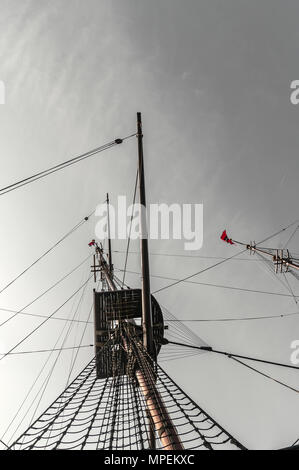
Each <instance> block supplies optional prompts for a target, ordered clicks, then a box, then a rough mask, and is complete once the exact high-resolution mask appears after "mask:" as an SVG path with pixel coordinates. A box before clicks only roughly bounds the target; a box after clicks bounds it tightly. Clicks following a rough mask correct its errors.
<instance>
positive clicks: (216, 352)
mask: <svg viewBox="0 0 299 470" xmlns="http://www.w3.org/2000/svg"><path fill="white" fill-rule="evenodd" d="M169 343H170V344H173V345H178V346H185V347H186V348H192V349H198V350H201V351H207V352H211V353H214V354H221V355H222V356H227V357H229V358H231V357H232V358H237V359H247V360H248V361H254V362H261V363H263V364H269V365H272V366H279V367H284V368H287V369H294V370H298V371H299V367H296V366H291V365H290V364H282V363H280V362H273V361H267V360H264V359H257V358H255V357H249V356H241V355H240V354H234V353H228V352H225V351H217V350H215V349H213V348H211V347H208V348H207V347H205V346H193V345H189V344H183V343H175V342H173V341H170V342H169Z"/></svg>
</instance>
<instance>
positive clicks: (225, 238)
mask: <svg viewBox="0 0 299 470" xmlns="http://www.w3.org/2000/svg"><path fill="white" fill-rule="evenodd" d="M221 240H222V241H224V242H226V243H228V244H229V245H234V242H233V241H232V239H231V238H228V236H227V232H226V230H224V232H223V234H222V235H221Z"/></svg>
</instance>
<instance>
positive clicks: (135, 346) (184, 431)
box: [10, 323, 244, 450]
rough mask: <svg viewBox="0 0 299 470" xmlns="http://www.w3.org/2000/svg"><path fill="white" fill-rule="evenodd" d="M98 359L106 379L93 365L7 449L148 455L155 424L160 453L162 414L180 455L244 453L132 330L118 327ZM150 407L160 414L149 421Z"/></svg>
mask: <svg viewBox="0 0 299 470" xmlns="http://www.w3.org/2000/svg"><path fill="white" fill-rule="evenodd" d="M100 354H101V355H102V357H101V363H103V362H106V367H107V375H108V377H107V378H106V379H99V378H98V374H97V360H98V358H96V359H97V360H96V359H94V360H93V361H92V362H91V363H90V364H89V365H88V366H87V367H86V368H85V369H84V370H83V371H82V372H81V373H80V374H79V375H78V377H77V378H76V379H75V380H74V381H73V382H72V384H71V385H70V386H69V387H68V388H67V389H66V390H65V391H64V392H63V393H62V394H61V395H60V397H59V398H58V399H57V400H56V401H55V402H54V403H53V404H52V405H51V406H50V407H49V408H48V409H47V410H46V411H45V412H44V413H43V414H42V416H40V418H39V419H37V421H36V422H35V423H33V424H32V425H31V426H30V428H29V429H28V430H27V431H26V432H25V433H24V434H23V435H22V436H21V437H19V438H18V439H17V441H16V442H15V443H14V444H12V446H11V447H10V449H12V450H38V449H39V450H56V449H59V450H126V449H127V450H143V449H149V448H150V439H151V437H150V435H149V425H148V423H149V420H154V421H155V426H154V429H155V431H154V433H155V438H156V443H157V449H161V450H163V445H162V444H161V442H162V441H161V440H160V439H159V437H160V436H161V435H162V433H164V434H165V433H166V434H167V432H168V430H167V425H165V421H167V420H165V419H164V418H165V417H164V415H163V413H164V411H165V410H166V409H167V413H168V416H169V418H170V420H171V422H172V423H173V425H174V426H175V427H176V430H177V433H178V435H179V439H180V441H181V444H182V445H183V448H184V449H199V450H200V449H207V450H213V449H221V448H225V449H228V448H231V449H244V447H243V446H242V445H241V444H240V443H239V442H238V441H236V440H235V439H234V438H233V437H232V436H231V435H230V434H229V433H228V432H227V431H225V430H224V429H223V428H222V427H221V426H220V425H219V424H218V423H217V422H216V421H215V420H213V419H212V418H211V417H210V416H209V415H207V414H206V413H205V412H204V411H203V410H202V409H201V408H200V407H199V406H198V405H197V404H196V403H195V402H194V401H193V400H192V398H190V397H189V396H188V395H187V394H186V393H185V392H184V391H183V390H182V389H181V388H180V386H179V385H178V384H176V383H175V382H174V380H172V379H171V378H170V377H169V375H168V374H167V373H166V372H165V371H164V370H163V369H162V368H161V367H160V366H159V365H157V363H156V362H154V361H153V360H152V359H151V358H150V357H149V355H148V354H147V352H146V351H145V350H144V347H143V345H142V341H141V340H140V338H139V333H136V328H135V326H134V325H133V324H129V323H122V324H120V325H119V327H118V329H117V331H116V333H115V335H114V337H113V338H110V340H109V341H108V342H107V343H106V345H105V347H104V348H103V349H102V350H101V352H100ZM124 364H125V365H124ZM153 403H154V404H156V406H157V407H158V411H159V413H158V414H157V416H155V415H154V416H153V413H152V416H151V417H150V416H149V407H150V406H151V404H153Z"/></svg>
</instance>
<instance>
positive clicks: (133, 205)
mask: <svg viewBox="0 0 299 470" xmlns="http://www.w3.org/2000/svg"><path fill="white" fill-rule="evenodd" d="M138 179H139V170H137V174H136V182H135V189H134V196H133V204H132V214H131V220H130V231H129V236H128V244H127V251H126V260H125V267H124V275H123V282H122V287H124V285H125V280H126V271H127V265H128V257H129V250H130V243H131V233H132V223H133V219H134V207H135V202H136V195H137V186H138Z"/></svg>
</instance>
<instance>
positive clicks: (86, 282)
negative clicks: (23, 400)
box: [0, 276, 92, 361]
mask: <svg viewBox="0 0 299 470" xmlns="http://www.w3.org/2000/svg"><path fill="white" fill-rule="evenodd" d="M91 278H92V276H90V277H89V278H88V279H87V281H85V282H84V284H83V285H82V286H80V287H79V289H77V290H76V291H75V292H74V293H73V294H72V295H71V296H70V297H69V298H68V299H67V300H66V301H65V302H64V303H63V304H62V305H60V307H58V308H57V309H56V310H55V311H54V312H53V313H52V314H51V315H50V316H49V317H47V318H46V319H45V320H44V321H43V322H42V323H41V324H40V325H38V326H37V327H36V328H34V330H33V331H31V332H30V333H28V335H26V336H25V338H23V339H22V340H21V341H19V342H18V343H17V344H16V345H15V346H14V347H13V348H11V349H10V350H9V351H8V352H7V353H6V354H5V355H4V356H2V357H1V358H0V361H2V360H3V359H5V358H6V357H7V356H8V355H9V354H10V353H12V352H13V351H14V350H15V349H17V348H18V347H19V346H20V345H21V344H23V343H24V342H25V341H26V340H27V339H28V338H30V337H31V336H32V335H33V334H34V333H35V332H36V331H37V330H39V329H40V328H41V327H42V326H43V325H45V323H47V321H48V320H50V319H51V318H52V317H53V316H54V315H55V314H56V313H57V312H59V310H61V309H62V307H64V306H65V305H66V304H67V303H68V302H69V301H70V300H71V299H72V298H73V297H75V295H76V294H77V293H78V292H80V290H82V289H83V288H84V287H85V286H86V285H87V284H88V282H89V281H90V280H91Z"/></svg>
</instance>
